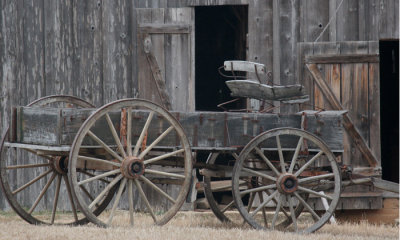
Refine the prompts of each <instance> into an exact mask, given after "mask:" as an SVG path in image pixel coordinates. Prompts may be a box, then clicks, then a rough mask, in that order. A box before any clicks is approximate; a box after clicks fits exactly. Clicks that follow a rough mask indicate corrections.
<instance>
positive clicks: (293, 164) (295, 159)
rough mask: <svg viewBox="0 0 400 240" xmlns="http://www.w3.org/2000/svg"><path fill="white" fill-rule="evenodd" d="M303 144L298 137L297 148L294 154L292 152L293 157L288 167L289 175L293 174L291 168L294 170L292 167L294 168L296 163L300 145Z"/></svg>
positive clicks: (301, 138)
mask: <svg viewBox="0 0 400 240" xmlns="http://www.w3.org/2000/svg"><path fill="white" fill-rule="evenodd" d="M302 144H303V137H300V139H299V141H298V143H297V147H296V150H295V152H294V155H293V158H292V161H291V163H290V167H289V171H288V172H289V173H292V172H293V168H294V166H295V164H296V161H297V157H298V156H299V152H300V148H301V145H302Z"/></svg>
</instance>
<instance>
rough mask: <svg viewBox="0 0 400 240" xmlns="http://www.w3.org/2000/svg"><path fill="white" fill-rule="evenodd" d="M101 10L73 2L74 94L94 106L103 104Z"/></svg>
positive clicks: (94, 5) (81, 2)
mask: <svg viewBox="0 0 400 240" xmlns="http://www.w3.org/2000/svg"><path fill="white" fill-rule="evenodd" d="M101 8H102V5H101V3H100V4H98V3H97V2H96V1H74V2H73V20H72V25H73V26H72V30H73V33H72V41H73V43H72V45H73V46H74V52H75V58H74V61H73V67H72V68H73V72H74V79H73V81H74V83H73V84H74V88H75V90H74V92H75V93H76V95H77V96H79V97H81V98H83V99H85V100H87V101H89V102H91V103H93V104H94V105H95V106H101V105H103V104H104V101H103V70H102V69H103V60H102V55H103V50H102V49H103V40H102V30H101V18H102V15H101ZM63 24H64V23H63Z"/></svg>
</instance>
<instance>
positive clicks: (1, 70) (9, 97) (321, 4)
mask: <svg viewBox="0 0 400 240" xmlns="http://www.w3.org/2000/svg"><path fill="white" fill-rule="evenodd" d="M340 2H341V0H323V1H321V0H269V1H265V0H254V1H253V0H203V1H202V0H186V1H183V0H168V1H167V0H134V1H129V0H118V1H103V0H98V1H78V0H67V1H53V0H30V1H28V0H26V1H23V0H18V1H14V0H0V27H1V30H0V64H1V67H0V87H1V90H0V99H1V100H0V132H1V133H4V132H5V130H6V129H7V127H8V123H9V119H10V114H9V113H10V108H11V106H16V105H26V104H28V103H29V102H31V101H33V100H35V99H37V98H39V97H42V96H46V95H53V94H71V95H75V96H78V97H81V98H83V99H85V100H87V101H89V102H92V103H94V104H95V105H96V106H101V105H103V104H105V103H108V102H110V101H112V100H116V99H120V98H124V97H134V96H137V94H138V92H137V86H138V83H137V75H138V71H139V69H138V66H137V61H136V59H137V57H136V56H137V42H136V39H137V38H136V34H137V33H136V12H135V11H134V10H135V9H136V8H165V7H186V6H196V5H221V4H249V12H250V13H251V14H249V24H250V26H249V60H252V61H257V62H262V63H265V64H266V65H267V66H268V68H269V69H271V70H272V71H273V76H274V80H275V81H276V82H278V81H279V82H280V83H295V82H299V80H298V79H297V73H296V71H297V69H298V66H297V62H298V61H297V50H298V49H297V48H298V43H299V42H313V41H315V40H316V38H317V37H318V36H319V34H320V32H321V31H322V29H323V28H324V27H325V26H326V24H327V23H328V21H329V19H330V18H331V16H333V15H334V14H335V10H336V7H337V6H338V5H339V3H340ZM398 5H399V1H398V0H344V1H343V4H342V6H341V7H340V8H339V10H338V12H337V17H336V18H334V19H333V21H332V22H331V24H330V26H329V28H328V29H327V31H326V32H325V33H324V34H323V35H322V36H321V38H320V40H319V41H360V40H365V41H367V40H368V41H372V40H379V39H383V38H399V14H398V9H399V6H398ZM32 195H35V196H36V195H37V193H34V192H33V193H32ZM4 207H5V200H4V198H3V197H2V195H1V193H0V208H4Z"/></svg>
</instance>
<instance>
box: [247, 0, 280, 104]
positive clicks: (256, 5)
mask: <svg viewBox="0 0 400 240" xmlns="http://www.w3.org/2000/svg"><path fill="white" fill-rule="evenodd" d="M272 5H273V3H272V1H263V0H255V1H249V7H248V8H249V13H248V26H249V29H248V36H249V37H248V39H247V42H248V43H247V44H248V53H247V60H248V61H251V62H257V63H261V64H265V66H266V70H267V71H270V72H272V71H273V69H274V68H273V48H272V47H267V48H266V47H265V46H273V28H272V27H271V26H272V25H273V10H272V9H273V7H272ZM252 36H259V37H252ZM260 49H263V51H260ZM248 77H249V78H253V79H255V78H256V77H255V76H254V75H253V74H249V75H248ZM269 80H273V79H269ZM248 104H249V106H248V107H251V108H253V109H259V105H260V104H259V101H258V100H251V101H250V103H248Z"/></svg>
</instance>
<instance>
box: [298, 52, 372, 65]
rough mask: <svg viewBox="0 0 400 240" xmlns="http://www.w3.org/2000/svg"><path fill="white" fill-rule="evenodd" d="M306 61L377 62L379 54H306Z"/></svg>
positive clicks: (326, 62)
mask: <svg viewBox="0 0 400 240" xmlns="http://www.w3.org/2000/svg"><path fill="white" fill-rule="evenodd" d="M305 62H306V63H317V64H335V63H336V64H341V63H342V64H343V63H377V62H379V54H332V55H331V54H326V55H311V56H305Z"/></svg>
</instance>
